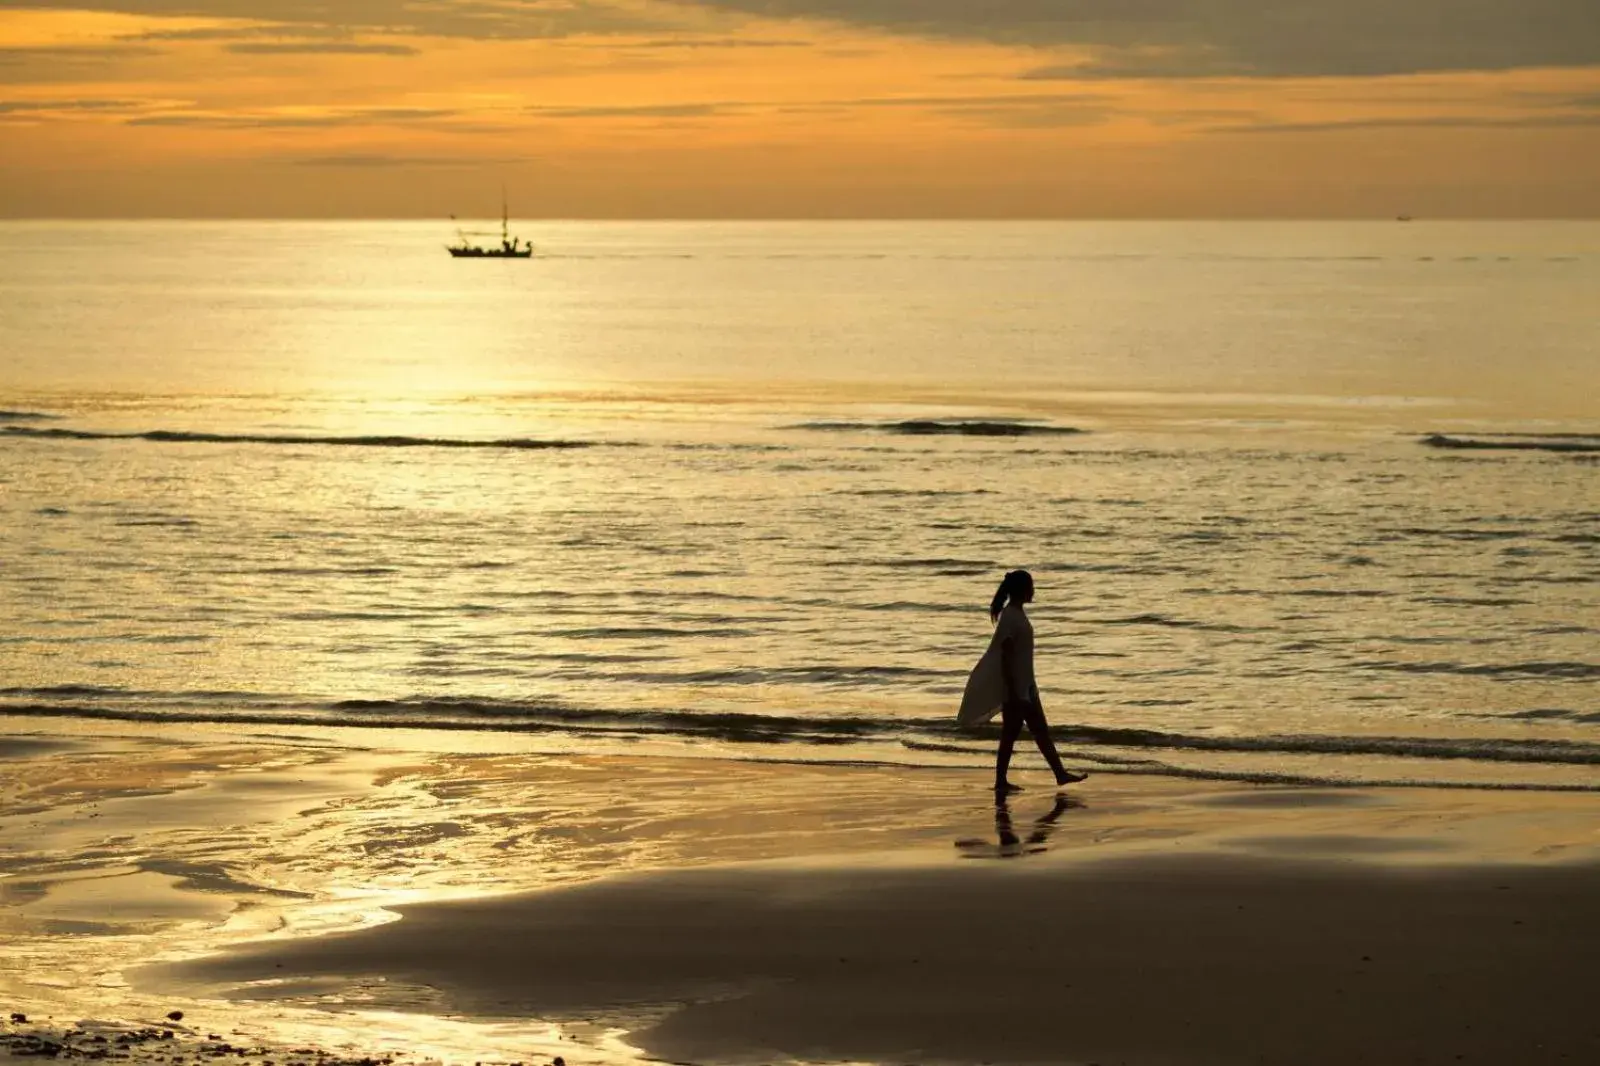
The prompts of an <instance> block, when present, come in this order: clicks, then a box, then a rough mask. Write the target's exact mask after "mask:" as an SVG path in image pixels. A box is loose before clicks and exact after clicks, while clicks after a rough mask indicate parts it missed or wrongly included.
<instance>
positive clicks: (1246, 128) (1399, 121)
mask: <svg viewBox="0 0 1600 1066" xmlns="http://www.w3.org/2000/svg"><path fill="white" fill-rule="evenodd" d="M1571 126H1600V115H1585V114H1570V115H1504V116H1498V117H1492V118H1489V117H1478V116H1472V115H1397V116H1393V117H1387V118H1353V119H1343V120H1337V121H1329V122H1258V123H1241V124H1238V125H1231V126H1212V127H1210V128H1209V129H1207V131H1206V132H1207V133H1329V132H1335V131H1340V130H1415V129H1463V130H1516V129H1559V128H1563V127H1571Z"/></svg>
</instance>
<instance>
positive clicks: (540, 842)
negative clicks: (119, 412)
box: [0, 735, 1600, 1066]
mask: <svg viewBox="0 0 1600 1066" xmlns="http://www.w3.org/2000/svg"><path fill="white" fill-rule="evenodd" d="M8 750H9V751H10V755H9V757H8V759H7V762H6V764H5V765H6V769H7V770H8V771H15V773H14V774H13V775H11V776H10V777H9V781H8V784H7V786H6V788H5V791H4V792H3V793H0V798H3V800H4V802H5V808H4V811H3V816H0V846H3V848H4V851H3V852H0V872H3V873H4V875H5V876H4V877H0V928H3V929H4V931H5V933H6V935H7V939H8V944H9V945H10V947H11V948H12V949H13V951H8V954H9V955H11V960H10V962H9V963H8V964H6V965H4V966H0V1009H7V1010H9V1009H16V1005H18V1004H23V1005H31V1007H32V1009H34V1010H37V1008H38V1006H39V1004H41V1003H45V1004H46V1005H47V1006H49V1007H50V1017H49V1018H46V1019H43V1021H44V1022H45V1024H46V1026H47V1027H48V1026H50V1025H54V1026H55V1027H56V1028H55V1029H54V1030H48V1029H47V1030H46V1031H45V1036H46V1038H50V1036H49V1034H50V1033H51V1032H55V1033H57V1034H58V1035H59V1034H60V1033H62V1032H64V1031H66V1027H68V1026H71V1025H73V1024H75V1021H76V1020H78V1019H82V1018H85V1017H98V1018H107V1017H116V1018H121V1019H123V1020H127V1021H135V1020H138V1021H144V1022H149V1021H150V1020H151V1019H159V1018H160V1017H161V1016H162V1014H164V1013H165V1011H167V1010H169V1009H173V1008H179V1009H183V1010H185V1011H186V1012H187V1014H188V1015H189V1018H190V1021H191V1022H193V1024H195V1025H197V1026H200V1027H202V1028H205V1027H209V1028H210V1029H211V1031H212V1032H215V1033H217V1034H218V1036H219V1037H224V1038H226V1039H227V1040H229V1041H232V1043H233V1044H234V1045H240V1046H242V1045H244V1044H247V1043H248V1044H250V1045H252V1046H256V1047H259V1048H262V1049H263V1050H261V1051H260V1053H259V1054H256V1055H254V1058H256V1059H259V1060H260V1061H262V1062H265V1061H267V1060H269V1059H271V1060H273V1061H274V1062H276V1063H278V1064H279V1066H281V1064H282V1063H284V1062H288V1061H308V1062H309V1061H313V1059H314V1058H315V1056H312V1055H306V1056H301V1058H299V1059H292V1058H291V1056H290V1055H289V1054H287V1052H289V1051H292V1050H294V1049H296V1048H299V1047H302V1046H308V1047H309V1049H310V1050H311V1051H322V1052H324V1053H325V1054H326V1053H327V1052H328V1051H329V1050H330V1048H331V1049H332V1050H333V1052H334V1054H335V1055H336V1057H342V1058H346V1059H351V1058H353V1059H357V1060H359V1059H360V1058H366V1057H370V1058H374V1059H377V1058H381V1057H386V1056H390V1055H395V1056H399V1057H401V1058H410V1059H414V1060H417V1061H423V1060H426V1059H429V1058H442V1059H445V1060H447V1061H486V1062H489V1061H514V1060H521V1059H526V1060H527V1061H528V1062H530V1063H534V1062H548V1061H550V1059H551V1058H552V1057H553V1055H554V1054H555V1053H558V1052H560V1051H565V1053H566V1058H567V1060H568V1061H569V1062H572V1063H574V1066H576V1064H577V1063H580V1062H595V1063H598V1062H625V1061H639V1060H641V1059H643V1058H655V1059H667V1060H671V1061H678V1062H704V1063H718V1062H725V1063H753V1062H770V1061H777V1060H799V1061H818V1060H828V1061H839V1060H849V1061H871V1062H890V1061H893V1062H897V1063H909V1062H989V1063H1011V1062H1015V1063H1033V1062H1074V1063H1090V1062H1099V1063H1104V1064H1107V1066H1109V1064H1111V1063H1129V1064H1136V1066H1167V1064H1188V1063H1193V1064H1197V1066H1198V1064H1211V1063H1236V1062H1263V1063H1274V1064H1278V1063H1305V1064H1308V1066H1318V1064H1322V1063H1330V1064H1331V1063H1335V1062H1338V1063H1341V1064H1346V1063H1350V1062H1384V1063H1389V1062H1394V1063H1413V1062H1414V1063H1430V1064H1431V1063H1457V1062H1473V1061H1479V1062H1482V1061H1495V1062H1500V1063H1508V1062H1516V1063H1547V1062H1548V1063H1557V1062H1565V1063H1578V1062H1592V1061H1600V1026H1597V1024H1596V1022H1595V1020H1594V1015H1593V1012H1592V1010H1591V1009H1590V1007H1589V1000H1590V998H1591V997H1590V992H1591V990H1592V985H1593V973H1594V972H1595V971H1596V968H1597V966H1600V906H1597V905H1596V904H1595V903H1594V900H1596V899H1600V832H1597V830H1596V829H1595V826H1596V825H1600V803H1597V801H1596V800H1595V799H1594V798H1592V797H1590V796H1585V795H1559V794H1545V793H1496V792H1488V791H1472V790H1433V789H1411V790H1357V789H1296V788H1281V787H1273V788H1269V787H1241V786H1238V785H1219V784H1215V783H1208V782H1194V781H1174V780H1170V779H1161V778H1148V777H1139V776H1134V775H1103V776H1096V777H1093V778H1091V779H1090V781H1089V782H1087V783H1086V784H1085V785H1082V786H1078V787H1077V788H1075V789H1073V790H1072V793H1071V798H1070V799H1069V800H1068V801H1064V802H1059V801H1057V800H1056V799H1055V797H1054V794H1053V792H1052V791H1051V790H1050V789H1048V788H1046V787H1043V786H1044V784H1045V782H1044V781H1043V775H1042V774H1041V773H1033V772H1031V771H1032V769H1033V768H1031V767H1029V768H1026V769H1025V770H1024V772H1023V774H1022V775H1020V776H1019V779H1020V780H1022V781H1023V782H1024V783H1025V784H1030V785H1032V786H1034V787H1033V788H1031V789H1030V790H1029V791H1027V792H1025V793H1024V794H1023V795H1022V796H1020V797H1018V798H1017V799H1015V800H1014V801H1012V802H1011V803H1010V804H1008V805H1007V807H1006V808H1004V809H1002V810H999V811H997V810H996V809H995V808H994V807H993V805H992V803H991V802H990V801H989V797H988V796H987V794H986V790H985V789H984V788H983V783H984V782H983V778H982V775H981V774H977V773H973V772H970V771H938V770H934V771H930V770H916V769H908V768H904V767H842V766H794V765H785V764H775V763H774V764H762V763H750V762H727V761H719V760H714V759H702V760H694V759H646V758H640V759H630V758H622V757H604V758H601V757H588V756H551V755H533V754H524V755H496V754H478V755H461V754H440V753H429V752H422V751H396V750H386V751H384V750H355V749H345V748H328V747H325V746H324V747H318V746H313V745H308V744H305V743H295V742H290V741H289V740H279V741H277V742H268V741H265V740H257V741H252V742H249V743H239V742H234V743H225V742H221V741H216V742H206V743H199V742H193V741H191V742H188V743H184V742H180V741H178V740H177V739H176V738H174V737H173V736H171V735H161V736H155V737H133V738H130V737H124V738H114V739H113V738H84V737H78V738H67V739H66V740H64V741H63V740H61V739H59V738H52V739H51V742H50V743H48V744H36V743H31V742H30V743H22V744H14V745H8ZM397 916H398V917H397ZM39 1021H41V1019H40V1018H39V1017H35V1018H34V1020H33V1023H37V1022H39ZM33 1023H30V1024H33ZM319 1026H320V1027H322V1028H320V1029H319ZM241 1027H242V1029H243V1031H244V1032H245V1033H246V1034H247V1035H246V1036H236V1035H234V1034H235V1033H236V1032H238V1031H240V1029H241ZM322 1032H326V1033H330V1034H333V1036H331V1037H327V1038H324V1037H323V1036H320V1035H318V1034H319V1033H322ZM195 1033H196V1035H195V1037H194V1039H196V1040H199V1039H201V1038H203V1037H204V1036H205V1035H207V1034H205V1033H203V1032H201V1031H200V1029H196V1030H195ZM183 1036H184V1034H183V1033H182V1032H180V1033H179V1034H178V1038H179V1041H180V1044H181V1042H182V1038H183ZM273 1041H277V1042H278V1043H276V1044H274V1043H273ZM161 1045H162V1042H161V1041H159V1040H152V1041H149V1042H146V1043H139V1044H137V1045H136V1046H132V1047H129V1048H126V1049H123V1050H125V1051H126V1055H127V1057H129V1058H130V1059H133V1060H144V1061H147V1062H149V1063H151V1064H154V1063H156V1062H161V1061H164V1059H163V1056H166V1057H168V1058H169V1059H170V1055H171V1054H173V1053H174V1050H175V1049H174V1046H173V1045H167V1047H166V1048H163V1047H162V1046H161ZM273 1047H277V1048H278V1050H277V1051H273V1050H272V1048H273ZM16 1050H17V1048H16V1047H15V1046H13V1047H12V1051H13V1052H15V1051H16ZM90 1050H93V1049H92V1048H91V1049H90ZM184 1054H192V1055H193V1056H195V1057H196V1058H200V1057H207V1056H209V1057H216V1056H212V1055H211V1053H210V1051H208V1050H206V1049H205V1048H204V1047H202V1046H200V1045H196V1046H195V1047H193V1048H189V1049H188V1050H187V1051H185V1052H184ZM113 1057H122V1055H121V1054H120V1053H119V1054H117V1055H115V1056H113ZM170 1061H177V1060H170Z"/></svg>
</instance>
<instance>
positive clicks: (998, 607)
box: [989, 570, 1029, 622]
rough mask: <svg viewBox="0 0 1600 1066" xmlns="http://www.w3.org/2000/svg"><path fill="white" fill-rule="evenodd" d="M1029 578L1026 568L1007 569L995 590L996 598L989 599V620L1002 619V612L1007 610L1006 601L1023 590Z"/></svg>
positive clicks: (996, 620)
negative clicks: (1023, 585) (1024, 583)
mask: <svg viewBox="0 0 1600 1066" xmlns="http://www.w3.org/2000/svg"><path fill="white" fill-rule="evenodd" d="M1026 580H1029V577H1028V572H1027V571H1026V570H1007V571H1006V576H1005V577H1003V578H1001V579H1000V587H999V588H997V589H995V591H994V599H992V600H990V601H989V621H990V622H998V621H1000V612H1001V611H1003V610H1005V606H1006V601H1007V600H1010V599H1011V598H1012V597H1014V596H1016V595H1017V593H1019V592H1021V591H1022V584H1023V582H1024V581H1026Z"/></svg>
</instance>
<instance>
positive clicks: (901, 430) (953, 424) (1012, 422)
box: [783, 418, 1086, 437]
mask: <svg viewBox="0 0 1600 1066" xmlns="http://www.w3.org/2000/svg"><path fill="white" fill-rule="evenodd" d="M783 428H785V429H810V430H819V431H824V432H838V433H892V434H897V435H900V436H908V437H926V436H956V437H1047V436H1067V435H1071V434H1075V433H1083V432H1086V431H1085V430H1081V429H1078V428H1077V427H1075V426H1053V425H1048V424H1046V423H1042V422H1024V421H1021V420H1018V419H1009V418H989V419H973V418H913V419H906V420H903V421H897V422H850V421H837V422H801V423H798V424H796V425H792V426H785V427H783Z"/></svg>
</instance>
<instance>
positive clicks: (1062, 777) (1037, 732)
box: [1025, 692, 1083, 785]
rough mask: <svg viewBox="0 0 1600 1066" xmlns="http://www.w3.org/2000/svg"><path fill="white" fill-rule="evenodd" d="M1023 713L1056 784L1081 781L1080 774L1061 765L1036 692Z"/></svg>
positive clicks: (1029, 730) (1048, 724) (1042, 706)
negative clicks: (1054, 777)
mask: <svg viewBox="0 0 1600 1066" xmlns="http://www.w3.org/2000/svg"><path fill="white" fill-rule="evenodd" d="M1025 713H1026V720H1027V723H1028V732H1029V733H1030V734H1032V735H1033V742H1034V743H1035V744H1037V745H1039V754H1041V755H1043V756H1044V761H1045V762H1047V763H1049V764H1050V770H1051V772H1052V773H1054V774H1055V775H1056V784H1058V785H1069V784H1071V783H1072V782H1074V781H1082V780H1083V775H1082V774H1074V773H1071V772H1069V771H1068V770H1067V768H1066V767H1065V766H1062V765H1061V756H1060V755H1058V754H1057V753H1056V742H1055V741H1054V740H1052V739H1051V738H1050V723H1049V722H1047V721H1045V718H1044V705H1043V704H1041V703H1040V702H1039V694H1038V693H1037V692H1035V693H1034V694H1033V699H1031V700H1029V701H1028V703H1027V707H1026V712H1025Z"/></svg>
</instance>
